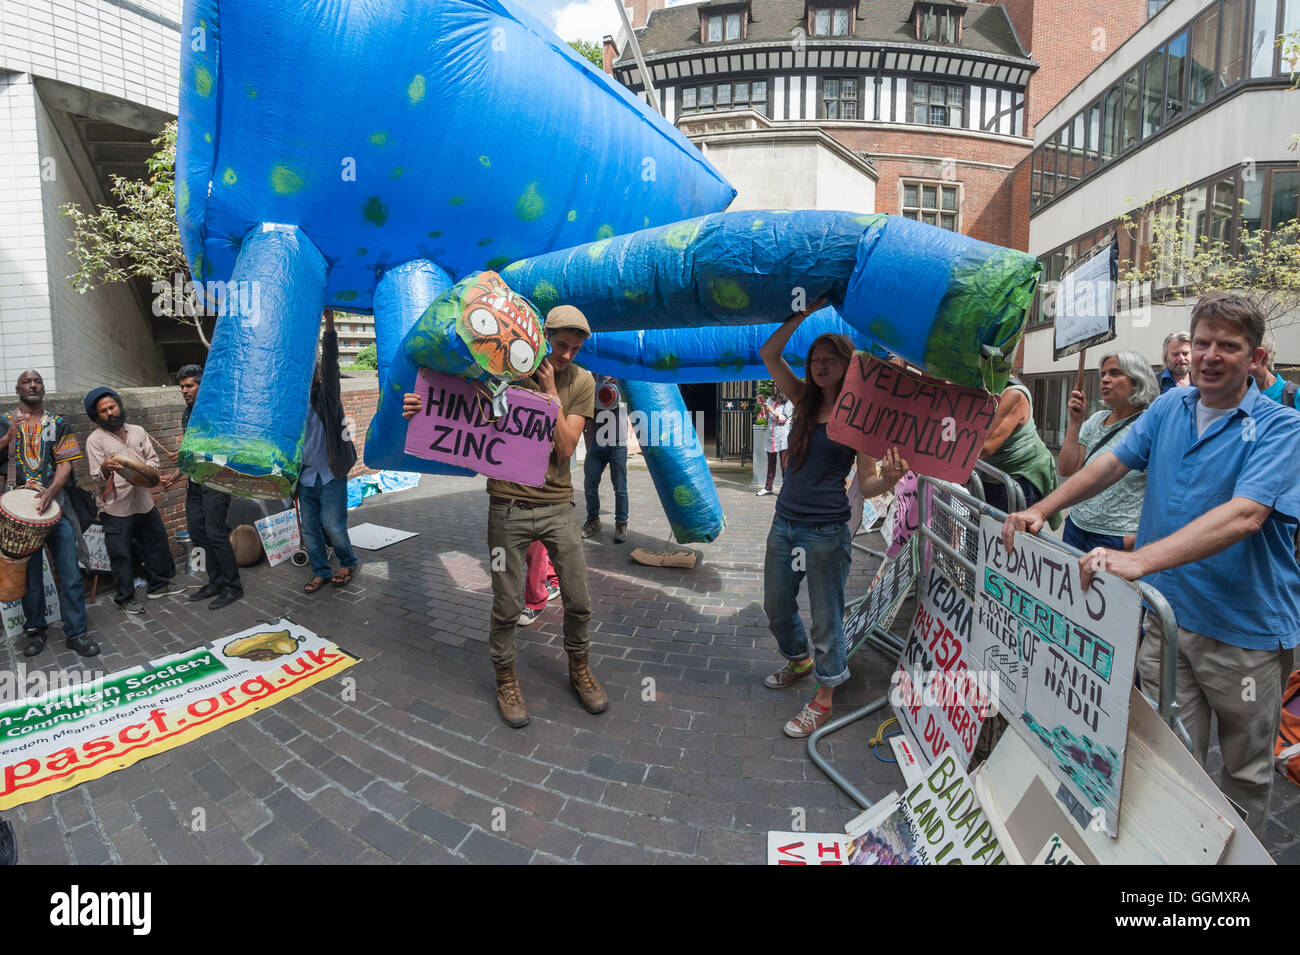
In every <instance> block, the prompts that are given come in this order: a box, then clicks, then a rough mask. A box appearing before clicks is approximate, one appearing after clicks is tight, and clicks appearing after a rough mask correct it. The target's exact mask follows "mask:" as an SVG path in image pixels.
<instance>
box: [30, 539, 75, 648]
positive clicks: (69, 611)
mask: <svg viewBox="0 0 1300 955" xmlns="http://www.w3.org/2000/svg"><path fill="white" fill-rule="evenodd" d="M45 546H46V547H48V548H49V549H50V564H51V565H52V567H53V570H54V576H55V577H57V578H58V580H57V586H58V591H59V612H60V614H61V615H62V617H63V635H64V636H65V637H68V638H71V637H77V636H80V635H81V634H83V633H85V632H86V588H85V587H84V585H83V584H82V582H81V568H80V567H78V566H77V532H76V531H74V530H73V529H72V523H71V522H70V521H69V520H68V519H67V518H66V517H64V518H60V519H59V523H57V524H55V525H54V530H52V531H50V534H49V536H48V537H46V538H45ZM23 614H24V615H25V616H26V626H28V627H44V626H45V575H44V574H43V573H42V570H41V555H40V552H39V551H38V552H36V553H35V554H32V557H31V560H29V561H27V593H25V594H23Z"/></svg>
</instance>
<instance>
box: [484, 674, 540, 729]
mask: <svg viewBox="0 0 1300 955" xmlns="http://www.w3.org/2000/svg"><path fill="white" fill-rule="evenodd" d="M492 666H493V667H494V668H495V669H496V671H497V709H499V710H500V711H501V718H502V719H503V720H505V721H506V725H507V726H512V727H514V728H515V729H519V727H521V726H527V725H528V724H529V722H530V721H531V720H532V717H531V716H529V715H528V707H527V706H526V705H525V704H524V695H523V694H522V693H520V692H519V681H518V680H517V679H515V665H514V664H513V663H509V664H506V665H505V666H501V665H500V664H498V663H494V664H492Z"/></svg>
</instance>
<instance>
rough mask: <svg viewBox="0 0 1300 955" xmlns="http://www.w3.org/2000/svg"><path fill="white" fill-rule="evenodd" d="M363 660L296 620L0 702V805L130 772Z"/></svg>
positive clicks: (266, 625)
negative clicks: (149, 759) (151, 758)
mask: <svg viewBox="0 0 1300 955" xmlns="http://www.w3.org/2000/svg"><path fill="white" fill-rule="evenodd" d="M356 662H357V658H356V657H354V656H352V655H351V654H349V653H347V652H346V651H344V650H342V649H340V648H339V647H337V646H335V645H334V644H333V643H331V642H330V641H329V640H327V639H325V638H323V637H320V636H317V635H316V634H314V633H312V632H311V631H310V630H307V629H305V628H303V627H300V626H298V625H297V624H295V623H293V622H292V621H290V620H286V619H281V620H279V621H276V622H275V623H262V624H258V625H256V626H254V627H250V628H249V629H247V630H244V631H241V632H239V633H236V634H232V635H231V636H228V637H225V638H222V639H219V640H217V641H215V642H214V643H212V644H207V645H205V646H202V647H196V648H195V649H193V650H186V651H182V652H180V653H174V654H171V655H170V656H166V657H163V658H161V659H158V660H153V661H151V662H149V663H146V664H144V665H142V666H135V667H131V668H130V669H127V670H119V671H118V672H116V673H111V674H108V675H107V676H102V677H99V678H97V679H92V680H90V681H89V682H85V683H78V684H75V685H72V686H65V685H60V686H59V687H58V688H57V689H54V690H51V691H49V692H45V693H41V694H39V695H35V696H30V697H28V698H26V699H23V700H19V701H17V702H8V703H4V704H3V705H0V727H2V728H3V733H0V810H4V809H10V808H12V807H14V806H21V805H22V804H24V803H28V802H32V801H33V800H36V799H40V798H41V797H43V796H47V795H50V794H51V793H57V792H62V791H63V790H65V789H70V788H72V787H73V786H76V785H77V784H79V783H83V782H88V781H90V780H92V779H98V778H99V777H101V776H104V775H107V774H108V773H111V772H114V771H115V770H118V769H124V768H126V767H127V766H130V765H132V764H133V763H137V762H139V761H140V760H142V759H144V758H145V757H146V756H152V755H154V754H155V753H162V752H166V751H167V750H169V749H173V748H174V747H176V746H179V745H181V744H182V743H186V742H188V741H189V740H192V739H195V738H197V737H199V736H202V735H204V734H206V733H210V732H212V731H213V730H214V729H217V728H218V727H221V726H225V725H226V724H227V723H230V722H232V721H234V720H238V719H242V718H243V717H245V716H248V715H250V714H252V713H256V712H257V711H258V710H261V709H264V708H265V707H267V706H270V705H271V704H273V703H275V702H277V701H278V700H282V699H284V698H286V697H289V696H292V695H294V694H295V693H298V692H299V691H301V690H304V689H306V688H307V687H309V686H312V685H313V684H315V683H318V682H320V681H321V680H324V679H327V678H329V677H332V676H335V675H336V674H338V673H340V672H342V671H343V670H346V669H347V668H348V667H350V666H352V665H353V664H354V663H356Z"/></svg>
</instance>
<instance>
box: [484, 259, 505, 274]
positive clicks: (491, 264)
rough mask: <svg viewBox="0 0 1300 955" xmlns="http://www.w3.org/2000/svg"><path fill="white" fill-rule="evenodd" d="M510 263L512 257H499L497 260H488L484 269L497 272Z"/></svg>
mask: <svg viewBox="0 0 1300 955" xmlns="http://www.w3.org/2000/svg"><path fill="white" fill-rule="evenodd" d="M509 261H510V256H508V255H498V256H497V257H496V258H495V259H488V260H487V262H486V264H484V266H483V268H485V269H491V270H492V271H493V272H495V271H496V270H497V269H499V268H501V267H502V266H503V265H505V264H506V263H507V262H509Z"/></svg>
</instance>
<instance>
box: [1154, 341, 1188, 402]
mask: <svg viewBox="0 0 1300 955" xmlns="http://www.w3.org/2000/svg"><path fill="white" fill-rule="evenodd" d="M1164 359H1165V370H1164V371H1162V372H1161V373H1160V393H1161V394H1162V395H1163V394H1164V393H1165V392H1166V391H1169V390H1171V389H1173V388H1181V387H1182V386H1183V385H1190V384H1191V383H1192V379H1191V371H1190V369H1191V367H1192V336H1191V335H1188V334H1187V333H1186V332H1170V333H1169V334H1168V335H1166V336H1165V351H1164Z"/></svg>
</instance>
